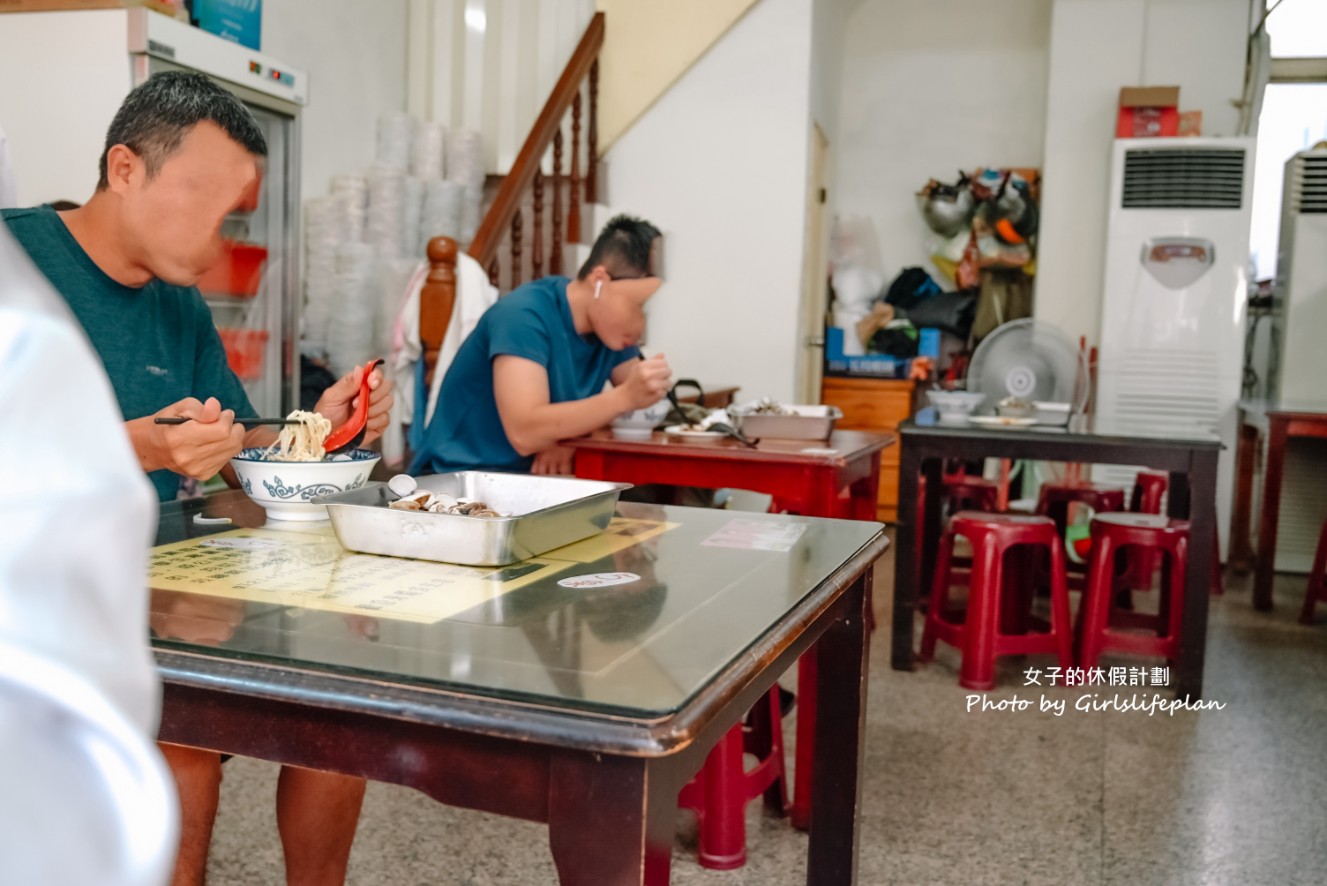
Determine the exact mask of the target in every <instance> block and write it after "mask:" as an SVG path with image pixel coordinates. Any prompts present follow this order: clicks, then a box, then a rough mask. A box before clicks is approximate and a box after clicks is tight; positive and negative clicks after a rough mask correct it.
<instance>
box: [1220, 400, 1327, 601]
mask: <svg viewBox="0 0 1327 886" xmlns="http://www.w3.org/2000/svg"><path fill="white" fill-rule="evenodd" d="M1239 412H1240V432H1239V444H1238V447H1237V449H1236V451H1235V505H1234V508H1233V509H1232V513H1231V517H1230V524H1231V525H1230V558H1229V559H1230V566H1231V569H1232V570H1234V571H1236V572H1247V571H1248V568H1249V563H1250V561H1252V562H1253V570H1254V572H1253V608H1254V609H1261V610H1264V611H1266V610H1269V609H1271V608H1272V576H1273V575H1274V574H1275V570H1276V530H1277V521H1278V519H1279V518H1280V516H1281V478H1282V474H1283V472H1284V470H1285V453H1286V442H1287V441H1288V440H1290V439H1292V438H1296V437H1310V438H1317V439H1324V438H1327V402H1320V403H1304V402H1284V403H1282V402H1276V401H1261V400H1245V401H1242V402H1241V403H1240V404H1239ZM1263 434H1265V435H1266V437H1265V439H1266V446H1267V466H1266V468H1265V469H1264V471H1263V493H1262V510H1261V512H1260V513H1259V515H1258V549H1257V552H1256V553H1255V552H1254V550H1253V546H1252V544H1251V543H1250V541H1249V529H1250V526H1251V523H1252V517H1251V511H1252V509H1253V508H1252V501H1253V474H1254V462H1255V460H1256V459H1257V449H1258V438H1259V436H1261V435H1263Z"/></svg>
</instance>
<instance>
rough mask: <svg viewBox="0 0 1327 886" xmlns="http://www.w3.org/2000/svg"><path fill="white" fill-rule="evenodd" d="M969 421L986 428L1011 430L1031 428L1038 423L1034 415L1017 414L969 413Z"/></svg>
mask: <svg viewBox="0 0 1327 886" xmlns="http://www.w3.org/2000/svg"><path fill="white" fill-rule="evenodd" d="M968 421H969V422H970V423H972V424H974V425H980V426H982V427H984V428H1008V429H1010V430H1018V429H1021V428H1029V427H1031V426H1032V425H1035V424H1036V423H1037V420H1036V419H1035V418H1033V417H1032V416H1015V415H969V416H968Z"/></svg>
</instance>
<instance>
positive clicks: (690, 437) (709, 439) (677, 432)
mask: <svg viewBox="0 0 1327 886" xmlns="http://www.w3.org/2000/svg"><path fill="white" fill-rule="evenodd" d="M664 433H665V434H667V435H668V436H669V437H673V438H676V439H678V440H683V441H685V442H687V443H717V442H719V441H720V440H722V439H724V438H725V437H727V436H728V435H727V434H725V433H723V432H722V431H694V430H691V429H689V428H688V427H687V426H686V425H669V426H668V427H666V428H664Z"/></svg>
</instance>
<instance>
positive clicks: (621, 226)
mask: <svg viewBox="0 0 1327 886" xmlns="http://www.w3.org/2000/svg"><path fill="white" fill-rule="evenodd" d="M658 237H659V229H658V228H656V227H655V226H654V225H652V224H650V223H649V222H647V221H645V220H644V219H640V218H633V217H632V216H629V215H618V216H614V217H613V218H612V219H609V222H608V224H606V225H604V229H603V231H601V232H600V233H599V239H597V240H595V241H594V246H593V247H591V249H590V257H589V258H587V259H586V260H585V264H583V265H581V271H580V273H579V274H577V275H576V279H578V280H584V279H585V278H586V277H588V276H590V272H591V271H593V270H594V269H595V268H596V267H597V266H598V265H603V266H604V269H605V270H607V271H608V276H610V277H613V278H614V279H617V278H620V277H651V276H653V275H654V270H653V269H652V268H651V267H650V248H651V247H652V246H653V245H654V241H655V240H656V239H658Z"/></svg>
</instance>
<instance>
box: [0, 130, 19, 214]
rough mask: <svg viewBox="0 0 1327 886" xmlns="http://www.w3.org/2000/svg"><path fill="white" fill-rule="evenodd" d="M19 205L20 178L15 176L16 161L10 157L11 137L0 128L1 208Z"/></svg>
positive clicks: (11, 207)
mask: <svg viewBox="0 0 1327 886" xmlns="http://www.w3.org/2000/svg"><path fill="white" fill-rule="evenodd" d="M15 206H18V180H17V179H16V178H15V176H14V162H13V160H11V159H10V157H9V139H7V138H5V131H4V130H3V129H0V209H13V208H14V207H15Z"/></svg>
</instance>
